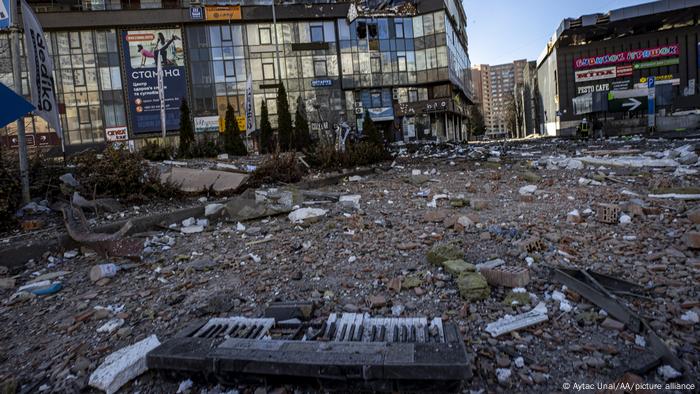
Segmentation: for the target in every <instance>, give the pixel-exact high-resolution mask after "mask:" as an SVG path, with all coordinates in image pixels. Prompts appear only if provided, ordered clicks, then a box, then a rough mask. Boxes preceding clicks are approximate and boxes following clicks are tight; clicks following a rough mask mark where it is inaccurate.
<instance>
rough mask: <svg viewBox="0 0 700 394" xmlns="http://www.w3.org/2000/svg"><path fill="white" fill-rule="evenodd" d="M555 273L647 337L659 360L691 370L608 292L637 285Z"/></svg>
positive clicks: (582, 273)
mask: <svg viewBox="0 0 700 394" xmlns="http://www.w3.org/2000/svg"><path fill="white" fill-rule="evenodd" d="M553 272H554V278H555V279H556V280H557V281H558V282H560V283H561V284H563V285H566V286H567V287H568V288H569V289H571V290H573V291H574V292H576V293H578V294H580V295H581V296H582V297H583V298H586V299H587V300H589V301H591V302H592V303H594V304H595V305H596V306H598V307H600V308H602V309H604V310H605V311H606V312H607V313H608V314H609V315H610V316H612V317H614V318H615V319H616V320H618V321H620V322H622V323H625V324H626V325H627V327H629V329H630V330H631V331H632V332H634V333H637V334H641V335H644V336H645V337H646V338H647V342H648V343H649V348H650V350H651V351H652V352H653V353H654V355H656V356H657V357H658V358H659V359H661V360H663V361H664V362H665V363H667V364H669V365H671V366H672V367H673V368H675V369H676V370H678V371H683V372H687V371H689V370H690V369H689V368H688V366H686V364H685V363H684V362H683V361H682V360H681V359H679V358H678V357H677V356H676V355H675V354H674V353H673V351H672V350H671V349H670V348H669V347H668V345H666V343H665V342H664V341H663V339H661V337H659V336H658V334H656V331H654V329H653V328H652V327H651V326H650V325H649V323H648V322H647V321H646V320H644V319H642V318H641V317H639V316H638V315H637V314H635V313H634V312H632V311H631V310H630V309H629V308H627V307H626V306H625V305H623V304H622V303H620V302H619V301H617V299H616V298H614V297H612V296H611V295H609V293H608V289H609V290H612V291H614V290H623V291H627V290H633V287H634V286H635V285H633V284H630V283H629V282H625V281H621V280H617V279H614V278H611V277H607V276H604V275H600V274H595V273H593V272H588V271H581V270H565V269H554V270H553ZM687 375H688V374H685V377H684V378H685V379H687V378H688V376H687Z"/></svg>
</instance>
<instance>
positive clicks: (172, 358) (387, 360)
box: [147, 313, 472, 392]
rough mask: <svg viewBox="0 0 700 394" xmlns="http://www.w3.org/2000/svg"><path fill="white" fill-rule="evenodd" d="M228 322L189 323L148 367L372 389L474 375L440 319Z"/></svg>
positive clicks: (458, 341)
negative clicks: (269, 322) (308, 323)
mask: <svg viewBox="0 0 700 394" xmlns="http://www.w3.org/2000/svg"><path fill="white" fill-rule="evenodd" d="M231 319H233V320H231V322H230V323H226V328H221V325H222V322H223V321H224V320H227V319H212V320H209V321H208V322H207V323H197V325H194V326H190V327H188V328H187V329H185V330H184V331H183V333H181V334H180V335H178V336H176V337H175V338H174V339H172V340H170V341H167V342H165V343H164V344H163V345H161V346H159V347H158V348H156V349H154V350H153V351H151V352H150V353H149V354H148V357H147V360H148V367H149V368H151V369H157V370H167V371H171V372H180V373H189V374H195V375H200V376H205V377H207V376H208V377H212V376H214V377H216V379H217V380H218V381H219V382H221V383H224V384H233V383H235V382H236V381H239V380H244V379H251V378H258V379H275V380H280V381H286V382H288V383H294V384H299V383H310V384H313V385H321V386H322V387H324V388H325V389H331V388H333V389H337V388H341V387H343V388H345V389H353V390H363V389H364V390H376V391H412V390H418V391H425V390H429V391H436V390H437V391H441V392H445V391H457V390H458V389H459V388H460V387H461V384H462V382H463V381H464V380H467V379H470V378H471V377H472V371H471V362H472V357H471V356H470V355H469V354H468V353H467V351H466V348H465V347H464V343H463V341H462V337H461V335H460V334H459V330H458V329H457V326H456V325H454V324H452V323H443V322H442V320H441V319H439V318H437V319H433V320H428V319H426V318H424V317H423V318H420V317H417V318H371V317H370V316H369V315H367V314H353V313H350V314H348V313H346V314H343V315H341V316H338V315H336V314H332V315H331V316H330V317H329V318H328V319H327V320H326V322H324V323H323V325H321V326H320V327H318V326H311V325H307V324H302V323H287V322H281V323H280V322H278V323H277V324H275V325H274V326H270V327H268V326H267V325H266V324H263V323H262V321H268V320H272V319H249V320H256V321H257V322H256V323H253V324H252V325H250V324H244V323H245V322H243V321H241V320H237V319H241V318H231ZM235 321H238V322H239V323H235ZM235 324H240V325H242V327H237V328H236V327H233V326H232V325H235ZM217 327H219V328H217ZM253 327H257V328H253ZM280 332H281V333H280ZM240 333H243V334H240ZM256 338H262V339H256ZM271 338H274V339H271Z"/></svg>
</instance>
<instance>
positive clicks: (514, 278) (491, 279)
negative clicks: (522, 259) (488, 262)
mask: <svg viewBox="0 0 700 394" xmlns="http://www.w3.org/2000/svg"><path fill="white" fill-rule="evenodd" d="M479 272H481V274H482V275H484V277H485V278H486V281H487V282H488V283H489V284H490V285H491V286H503V287H525V286H527V284H528V283H530V270H528V269H527V268H525V267H515V266H506V265H501V266H498V267H495V268H485V269H481V270H480V271H479Z"/></svg>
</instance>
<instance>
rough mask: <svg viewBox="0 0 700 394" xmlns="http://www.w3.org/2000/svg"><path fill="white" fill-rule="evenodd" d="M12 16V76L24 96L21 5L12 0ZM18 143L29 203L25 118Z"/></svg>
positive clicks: (19, 127) (20, 122) (25, 198)
mask: <svg viewBox="0 0 700 394" xmlns="http://www.w3.org/2000/svg"><path fill="white" fill-rule="evenodd" d="M10 15H12V23H13V26H12V76H13V79H14V81H15V92H16V93H17V94H18V95H20V96H22V69H21V67H22V64H21V59H20V51H19V33H20V24H19V5H18V4H17V0H10ZM17 143H18V144H19V147H18V149H19V177H20V180H21V182H22V203H23V204H27V203H29V199H30V198H31V197H30V195H29V161H28V153H27V136H26V134H25V131H24V116H22V117H20V118H19V119H17Z"/></svg>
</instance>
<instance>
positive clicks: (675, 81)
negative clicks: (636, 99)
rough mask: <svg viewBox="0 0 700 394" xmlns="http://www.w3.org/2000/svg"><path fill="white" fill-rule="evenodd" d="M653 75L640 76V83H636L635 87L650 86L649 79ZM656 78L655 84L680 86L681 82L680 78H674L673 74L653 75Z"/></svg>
mask: <svg viewBox="0 0 700 394" xmlns="http://www.w3.org/2000/svg"><path fill="white" fill-rule="evenodd" d="M650 78H652V77H649V78H647V77H641V78H639V83H635V84H634V87H635V89H643V88H646V87H648V83H649V79H650ZM653 78H654V79H655V85H673V86H678V85H680V84H681V79H680V78H674V77H673V75H672V74H666V75H657V76H655V77H653Z"/></svg>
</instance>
